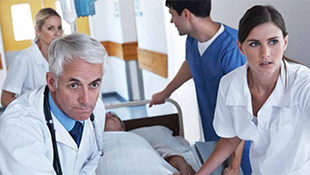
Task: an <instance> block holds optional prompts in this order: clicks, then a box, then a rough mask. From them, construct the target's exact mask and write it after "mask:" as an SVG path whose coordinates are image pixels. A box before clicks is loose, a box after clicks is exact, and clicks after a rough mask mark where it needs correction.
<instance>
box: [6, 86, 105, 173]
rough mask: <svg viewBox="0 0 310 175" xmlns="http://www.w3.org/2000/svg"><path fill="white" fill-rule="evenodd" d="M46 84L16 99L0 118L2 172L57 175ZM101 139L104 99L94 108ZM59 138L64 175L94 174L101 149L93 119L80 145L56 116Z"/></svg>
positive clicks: (55, 123)
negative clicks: (47, 118)
mask: <svg viewBox="0 0 310 175" xmlns="http://www.w3.org/2000/svg"><path fill="white" fill-rule="evenodd" d="M43 92H44V87H42V88H40V89H36V90H34V91H31V92H29V93H26V94H24V95H22V96H21V97H19V98H18V99H16V100H15V101H13V102H12V103H11V104H10V105H9V106H8V107H7V109H6V110H5V112H4V113H3V114H2V116H1V117H0V174H3V175H13V174H14V175H36V174H37V175H52V174H53V175H54V174H55V171H54V169H53V146H52V140H51V135H50V131H49V129H48V127H47V125H46V121H45V116H44V112H43ZM94 115H95V121H96V122H97V126H98V131H99V132H98V133H99V138H100V136H101V134H102V131H103V129H104V117H105V109H104V106H103V103H102V101H101V99H100V98H99V99H98V101H97V105H96V107H95V110H94ZM52 117H53V121H54V128H55V130H56V141H57V147H58V152H59V157H60V162H61V167H62V172H63V174H64V175H82V174H83V175H84V174H95V169H96V167H97V166H98V161H99V152H98V149H97V143H96V140H95V136H94V130H93V127H92V124H91V122H90V120H89V119H88V120H86V121H85V123H84V124H85V125H84V129H83V135H82V140H81V143H80V147H79V148H77V145H76V144H75V142H74V140H73V139H72V137H71V136H70V135H69V133H68V132H67V130H66V129H65V128H64V127H63V125H62V124H61V123H60V122H59V121H58V120H57V119H56V118H55V117H54V116H52Z"/></svg>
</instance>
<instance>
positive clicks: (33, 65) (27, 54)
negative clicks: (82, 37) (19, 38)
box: [1, 8, 63, 107]
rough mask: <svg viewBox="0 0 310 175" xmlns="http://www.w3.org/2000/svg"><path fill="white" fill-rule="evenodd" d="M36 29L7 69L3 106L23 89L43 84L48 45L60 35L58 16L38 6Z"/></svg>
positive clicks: (61, 32) (53, 11)
mask: <svg viewBox="0 0 310 175" xmlns="http://www.w3.org/2000/svg"><path fill="white" fill-rule="evenodd" d="M35 32H36V39H35V40H34V41H32V43H31V46H30V47H29V48H27V49H25V50H23V51H22V52H21V53H20V54H18V55H17V56H16V57H15V58H14V60H13V62H12V64H11V65H10V67H9V69H8V73H7V77H6V79H5V82H4V85H3V90H2V95H1V103H2V105H3V106H4V107H7V106H8V105H9V104H10V103H11V102H12V101H13V100H14V99H15V98H17V97H18V96H20V95H22V94H24V93H25V92H28V91H30V90H32V89H35V88H37V87H40V86H42V85H44V84H46V77H45V75H46V72H48V57H47V51H48V48H49V46H50V44H51V43H52V42H53V41H54V40H55V39H56V38H58V37H60V36H62V34H63V29H62V25H61V17H60V15H59V14H58V13H57V12H56V11H55V10H53V9H51V8H43V9H41V10H40V11H39V12H38V13H37V14H36V16H35Z"/></svg>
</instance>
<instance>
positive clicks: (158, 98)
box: [149, 90, 171, 107]
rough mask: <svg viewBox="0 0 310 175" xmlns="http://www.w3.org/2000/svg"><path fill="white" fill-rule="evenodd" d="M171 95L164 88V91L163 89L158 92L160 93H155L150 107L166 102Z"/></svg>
mask: <svg viewBox="0 0 310 175" xmlns="http://www.w3.org/2000/svg"><path fill="white" fill-rule="evenodd" d="M170 95H171V94H167V93H166V92H165V90H163V91H161V92H158V93H156V94H154V95H153V96H152V100H151V102H150V105H149V107H152V106H153V105H158V104H163V103H165V100H166V99H167V98H169V97H170Z"/></svg>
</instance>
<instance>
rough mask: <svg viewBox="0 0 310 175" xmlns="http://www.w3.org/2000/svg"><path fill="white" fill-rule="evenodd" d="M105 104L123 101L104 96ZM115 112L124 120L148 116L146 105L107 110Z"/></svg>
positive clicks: (0, 109)
mask: <svg viewBox="0 0 310 175" xmlns="http://www.w3.org/2000/svg"><path fill="white" fill-rule="evenodd" d="M102 100H103V102H104V104H117V103H121V102H120V101H119V100H118V98H116V97H104V98H103V99H102ZM3 110H4V109H3V108H0V116H1V115H2V113H3ZM108 111H113V112H115V113H116V114H117V115H118V116H119V117H120V118H121V119H122V120H127V119H132V118H141V117H146V116H147V114H146V106H145V105H142V106H135V107H124V108H119V109H113V110H107V112H108Z"/></svg>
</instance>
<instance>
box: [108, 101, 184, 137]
mask: <svg viewBox="0 0 310 175" xmlns="http://www.w3.org/2000/svg"><path fill="white" fill-rule="evenodd" d="M150 102H151V100H139V101H130V102H124V103H117V104H106V105H105V108H106V109H107V110H110V109H116V108H123V107H131V106H140V105H146V104H149V103H150ZM166 102H168V103H171V104H173V105H174V106H175V108H176V109H177V116H178V122H179V128H178V130H179V133H178V135H180V136H183V137H184V129H183V116H182V110H181V107H180V105H179V104H178V103H177V102H176V101H175V100H173V99H171V98H168V99H166ZM167 116H171V114H169V115H167ZM161 117H162V116H161ZM148 118H149V117H148ZM138 120H139V119H138Z"/></svg>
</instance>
